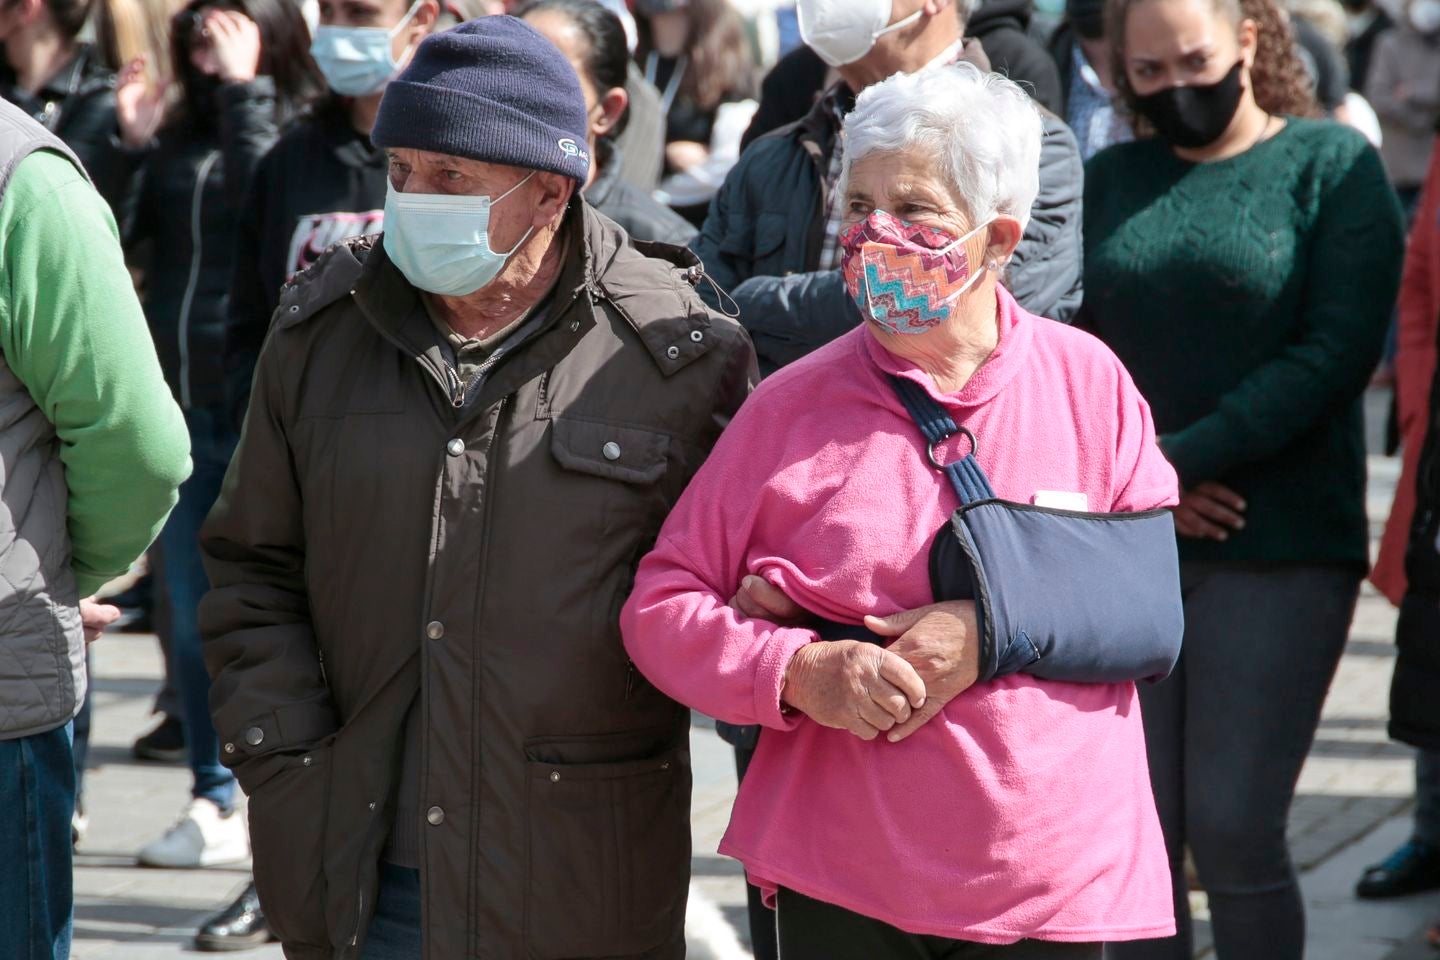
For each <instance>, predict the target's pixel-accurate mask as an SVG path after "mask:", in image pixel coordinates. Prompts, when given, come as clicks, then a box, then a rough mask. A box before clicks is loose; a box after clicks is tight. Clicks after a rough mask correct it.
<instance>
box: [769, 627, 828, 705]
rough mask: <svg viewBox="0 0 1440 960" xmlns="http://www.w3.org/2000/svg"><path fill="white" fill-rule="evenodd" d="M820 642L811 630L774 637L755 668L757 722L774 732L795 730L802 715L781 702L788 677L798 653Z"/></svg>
mask: <svg viewBox="0 0 1440 960" xmlns="http://www.w3.org/2000/svg"><path fill="white" fill-rule="evenodd" d="M818 639H819V638H818V637H817V636H816V635H815V633H814V632H813V631H810V630H793V629H780V630H776V631H775V632H774V634H772V635H771V637H770V641H769V642H768V643H767V644H766V645H765V649H764V651H763V652H762V653H761V654H760V662H759V663H758V664H756V667H755V719H756V720H758V721H759V722H760V723H762V724H764V725H765V726H767V727H770V728H772V729H775V730H794V729H795V728H796V727H798V726H799V725H800V722H801V720H802V719H804V716H803V714H801V713H799V712H798V711H794V710H790V709H787V708H786V707H785V706H784V705H783V704H782V703H781V701H780V691H781V690H782V689H784V687H785V673H786V671H787V670H789V668H790V659H791V658H792V657H794V656H795V654H796V652H797V651H799V650H800V649H801V648H803V647H806V646H808V645H810V644H812V643H814V642H816V641H817V640H818Z"/></svg>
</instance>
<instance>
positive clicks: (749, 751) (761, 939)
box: [731, 728, 777, 960]
mask: <svg viewBox="0 0 1440 960" xmlns="http://www.w3.org/2000/svg"><path fill="white" fill-rule="evenodd" d="M745 729H749V728H741V730H745ZM737 733H738V731H737ZM736 739H744V738H743V736H737V737H736ZM731 745H732V746H734V747H735V774H736V779H737V780H744V779H745V771H746V770H748V769H749V768H750V761H751V760H752V759H754V757H755V746H754V742H753V741H752V742H751V745H750V746H748V747H746V746H740V745H739V744H736V743H733V741H732V743H731ZM762 897H763V894H761V892H760V888H759V887H757V886H755V885H754V884H752V883H749V882H747V883H746V884H745V908H746V913H747V914H748V915H749V918H750V953H751V956H753V957H754V958H755V960H777V958H776V955H775V913H774V911H772V910H771V909H770V908H769V907H767V906H765V903H764V900H763V899H762Z"/></svg>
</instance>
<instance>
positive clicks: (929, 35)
mask: <svg viewBox="0 0 1440 960" xmlns="http://www.w3.org/2000/svg"><path fill="white" fill-rule="evenodd" d="M962 6H965V4H963V3H961V4H956V5H954V6H952V5H951V4H950V3H949V0H894V3H893V6H892V12H891V18H890V19H891V23H892V25H894V26H896V27H899V29H896V30H893V31H891V32H887V33H885V34H884V35H882V36H880V37H878V38H877V39H875V40H874V41H873V42H872V43H871V45H870V46H869V48H868V52H865V53H864V54H863V55H862V56H859V57H858V59H854V60H851V61H850V62H848V63H844V64H841V65H840V66H839V67H838V68H837V69H838V70H839V73H840V77H841V82H840V83H838V84H836V85H835V86H834V87H832V88H831V89H830V90H829V91H828V92H827V93H826V94H825V95H824V96H823V97H821V99H820V101H819V102H818V103H816V104H815V107H814V109H812V110H811V111H810V113H809V114H808V115H807V116H806V117H805V118H804V119H802V120H800V121H799V122H797V123H793V124H790V125H789V126H785V127H781V128H780V129H778V130H775V131H774V132H772V133H770V134H768V135H766V136H764V137H761V138H760V139H758V140H756V141H755V142H754V143H753V144H751V145H750V146H749V147H748V148H747V149H746V151H745V153H744V154H742V155H741V157H740V162H739V163H738V164H736V166H735V168H734V169H733V170H731V171H730V175H729V176H728V177H726V179H725V183H724V185H723V186H722V187H721V188H720V192H719V193H718V194H716V196H715V199H714V200H713V201H711V204H710V211H709V214H708V215H707V217H706V219H705V225H704V227H703V228H702V229H701V231H700V236H698V237H697V238H695V240H693V241H692V242H691V244H690V247H691V249H692V250H694V251H695V253H696V254H697V255H699V257H700V259H701V261H703V262H704V264H705V269H706V270H707V271H708V272H709V274H710V275H711V276H712V277H714V278H715V280H716V282H717V283H719V285H720V286H721V287H723V288H724V289H725V290H727V291H728V292H729V293H730V295H731V296H732V297H733V298H734V300H735V303H736V304H737V305H738V307H739V310H740V322H741V323H743V324H744V325H745V327H746V329H747V330H749V331H750V335H751V337H752V338H753V339H754V341H755V350H756V353H758V354H759V357H760V370H761V372H762V373H764V374H769V373H772V372H774V371H775V370H776V369H778V368H779V367H782V366H784V365H785V364H787V363H790V362H791V361H794V360H797V359H799V358H800V357H802V356H804V355H805V354H807V353H809V352H811V351H812V350H814V349H816V348H817V347H820V346H823V345H824V344H826V343H829V342H830V341H831V340H833V339H835V338H836V337H838V336H840V335H841V334H842V333H845V332H846V331H847V330H849V329H851V328H852V327H854V326H855V325H856V324H858V323H859V322H860V316H859V314H858V312H857V311H856V309H855V306H854V304H853V303H852V302H851V300H850V298H849V296H847V295H846V293H845V282H844V280H843V278H842V277H841V276H840V270H839V269H838V268H839V266H840V243H839V224H840V220H841V218H842V216H843V214H844V211H843V210H841V209H840V205H839V204H838V202H837V201H836V198H837V196H838V192H837V190H836V181H837V179H838V178H839V174H840V144H839V133H840V123H841V120H842V119H843V118H844V116H845V114H847V113H848V112H849V111H850V108H851V107H852V106H853V105H854V103H855V95H856V93H858V92H859V91H861V90H863V89H865V88H866V87H867V86H869V85H871V84H872V83H878V82H879V81H881V80H884V79H885V78H886V77H889V76H891V75H893V74H895V73H913V72H915V71H916V70H920V69H924V68H925V67H928V66H934V65H937V64H944V63H949V62H953V61H955V60H957V59H962V58H963V59H974V58H976V57H980V58H983V57H984V56H985V53H984V51H981V50H980V49H979V48H978V45H976V44H973V43H969V42H966V43H964V44H963V45H962V41H961V34H962V31H963V29H964V16H963V14H964V12H965V11H963V10H961V9H960V7H962ZM910 17H916V19H915V20H914V21H913V22H912V23H909V24H904V25H903V26H902V21H905V20H906V19H907V18H910ZM825 26H826V25H824V24H813V25H807V29H809V30H812V31H813V34H815V35H818V34H823V33H825V32H826V30H825ZM812 42H814V41H813V40H812ZM837 49H838V48H837ZM861 49H864V48H863V47H862V48H861ZM832 59H833V57H832ZM977 66H981V67H982V68H984V69H988V68H989V62H988V60H982V61H981V62H980V63H977ZM1083 189H1084V168H1083V167H1082V165H1081V162H1080V154H1079V150H1078V148H1077V147H1076V145H1075V137H1074V135H1073V134H1071V132H1070V130H1069V128H1068V127H1066V126H1065V124H1064V122H1063V121H1061V120H1060V119H1058V118H1056V117H1054V116H1053V115H1049V114H1047V115H1046V116H1045V127H1044V140H1043V142H1042V146H1041V154H1040V194H1039V196H1038V197H1037V198H1036V200H1035V206H1034V208H1033V209H1032V211H1031V217H1030V222H1029V224H1028V225H1027V226H1026V228H1025V236H1024V238H1023V239H1022V240H1021V241H1020V246H1019V247H1018V248H1017V249H1016V251H1015V257H1014V260H1013V261H1012V263H1011V265H1010V268H1009V271H1008V276H1007V278H1006V283H1007V287H1008V288H1009V290H1010V291H1011V292H1012V293H1013V294H1014V295H1015V299H1016V300H1018V301H1019V302H1020V304H1021V306H1023V307H1025V309H1027V310H1029V311H1030V312H1032V313H1035V314H1038V315H1040V316H1043V317H1049V318H1051V319H1055V320H1061V321H1068V320H1069V319H1070V317H1071V315H1072V314H1073V313H1074V312H1075V310H1076V309H1078V308H1079V306H1080V294H1081V287H1080V260H1081V236H1080V220H1081V218H1080V198H1081V194H1082V192H1083Z"/></svg>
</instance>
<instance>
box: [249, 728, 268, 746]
mask: <svg viewBox="0 0 1440 960" xmlns="http://www.w3.org/2000/svg"><path fill="white" fill-rule="evenodd" d="M245 742H246V743H248V744H250V746H252V747H258V746H260V744H262V743H264V742H265V731H264V730H261V729H260V728H259V727H251V728H250V729H249V730H246V731H245Z"/></svg>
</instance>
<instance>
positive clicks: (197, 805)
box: [139, 800, 250, 868]
mask: <svg viewBox="0 0 1440 960" xmlns="http://www.w3.org/2000/svg"><path fill="white" fill-rule="evenodd" d="M249 857H250V837H249V835H248V834H247V833H246V830H245V816H244V814H243V813H241V812H240V808H239V807H236V808H235V809H234V810H232V811H231V812H230V813H229V815H228V816H222V815H221V813H220V808H219V807H217V806H216V805H215V804H213V803H211V802H210V801H209V800H191V801H190V805H189V806H188V807H186V808H185V813H184V814H183V815H182V816H181V817H180V820H179V821H178V822H177V823H176V824H175V826H173V827H171V828H170V829H169V830H168V831H167V832H166V834H165V836H163V837H161V838H160V839H158V840H152V841H151V842H150V843H147V844H146V845H145V846H144V847H142V848H141V850H140V856H139V860H140V863H141V865H142V866H146V867H178V868H184V867H212V866H217V865H219V864H222V863H238V862H240V861H241V860H247V859H249Z"/></svg>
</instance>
